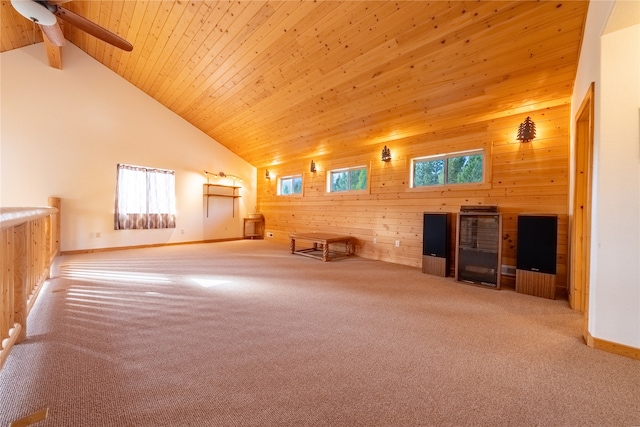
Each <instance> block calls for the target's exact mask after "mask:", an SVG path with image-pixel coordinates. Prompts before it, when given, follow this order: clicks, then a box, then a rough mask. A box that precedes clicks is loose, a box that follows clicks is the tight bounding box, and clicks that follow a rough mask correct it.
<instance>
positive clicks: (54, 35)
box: [40, 23, 66, 46]
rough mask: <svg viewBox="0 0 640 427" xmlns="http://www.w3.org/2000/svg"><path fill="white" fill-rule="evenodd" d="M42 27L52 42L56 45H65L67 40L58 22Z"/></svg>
mask: <svg viewBox="0 0 640 427" xmlns="http://www.w3.org/2000/svg"><path fill="white" fill-rule="evenodd" d="M40 29H41V30H42V32H43V33H45V34H46V36H47V38H48V39H49V41H50V42H51V43H53V44H54V45H56V46H64V44H65V42H66V41H65V39H64V34H62V29H60V26H59V25H58V23H56V24H55V25H40Z"/></svg>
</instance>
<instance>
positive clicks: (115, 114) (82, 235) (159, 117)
mask: <svg viewBox="0 0 640 427" xmlns="http://www.w3.org/2000/svg"><path fill="white" fill-rule="evenodd" d="M0 71H1V74H0V82H1V91H0V120H1V122H0V125H1V126H0V137H1V140H0V144H1V145H0V168H1V169H0V205H1V206H41V205H45V204H46V203H47V198H48V197H49V196H55V197H61V198H62V221H61V248H62V250H63V251H69V250H81V249H92V248H105V247H122V246H135V245H145V244H157V243H174V242H188V241H200V240H204V239H222V238H234V237H241V236H242V218H243V217H244V216H246V214H247V213H249V212H253V210H254V209H255V205H256V169H255V168H254V167H253V166H252V165H250V164H249V163H247V162H246V161H244V160H242V159H241V158H239V157H238V156H236V155H235V154H233V153H231V152H230V151H229V150H227V149H226V148H224V147H223V146H222V145H220V144H219V143H217V142H216V141H214V140H213V139H211V138H210V137H208V136H207V135H205V134H204V133H202V132H201V131H199V130H198V129H196V128H195V127H193V126H192V125H190V124H189V123H187V122H186V121H185V120H183V119H182V118H180V117H179V116H177V115H176V114H174V113H173V112H171V111H170V110H168V109H167V108H165V107H163V106H162V105H161V104H159V103H158V102H156V101H155V100H154V99H153V98H151V97H149V96H148V95H146V94H144V93H143V92H142V91H140V90H139V89H137V88H136V87H135V86H133V85H131V84H130V83H128V82H127V81H125V80H124V79H122V78H121V77H120V76H118V75H117V74H115V73H113V72H112V71H111V70H109V69H108V68H106V67H105V66H103V65H102V64H100V63H99V62H97V61H95V60H94V59H93V58H91V57H90V56H88V55H87V54H85V53H84V52H82V51H81V50H80V49H78V48H77V47H76V46H74V45H72V44H70V43H68V44H67V46H65V47H64V48H63V70H56V69H53V68H50V67H49V66H47V63H46V56H45V50H44V46H42V45H41V44H37V45H32V46H28V47H24V48H22V49H17V50H12V51H8V52H4V53H2V54H1V55H0ZM118 163H128V164H134V165H141V166H150V167H157V168H164V169H172V170H175V172H176V193H177V194H176V198H177V213H178V217H177V227H176V228H175V229H167V230H118V231H116V230H114V227H113V211H114V198H115V179H116V164H118ZM205 169H206V170H210V171H215V172H219V171H224V172H226V173H228V174H233V175H237V176H240V177H242V178H243V179H244V181H243V182H242V187H243V188H242V189H241V190H240V195H241V198H239V199H236V212H235V217H232V216H231V214H230V209H228V210H225V209H218V207H220V206H224V207H229V208H230V207H231V199H221V198H215V199H214V198H211V199H210V203H211V205H210V206H214V209H211V210H210V216H209V218H206V215H205V214H204V208H203V206H204V198H203V196H202V184H203V183H205V182H206V178H205V176H204V174H203V172H202V171H203V170H205ZM217 182H219V183H225V181H224V180H221V181H217ZM226 183H229V184H230V183H231V182H230V181H228V182H226ZM227 204H228V206H227ZM182 230H184V233H182ZM96 233H100V237H96Z"/></svg>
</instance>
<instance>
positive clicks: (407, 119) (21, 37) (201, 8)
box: [1, 0, 588, 167]
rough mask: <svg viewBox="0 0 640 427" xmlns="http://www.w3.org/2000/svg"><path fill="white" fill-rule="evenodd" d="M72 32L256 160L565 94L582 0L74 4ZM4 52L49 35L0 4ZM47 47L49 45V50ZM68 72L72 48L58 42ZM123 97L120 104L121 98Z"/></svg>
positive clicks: (533, 105)
mask: <svg viewBox="0 0 640 427" xmlns="http://www.w3.org/2000/svg"><path fill="white" fill-rule="evenodd" d="M64 7H67V8H69V9H72V10H74V11H75V12H77V13H79V14H81V15H83V16H85V17H87V18H89V19H91V20H92V21H94V22H97V23H99V24H100V25H102V26H104V27H106V28H108V29H110V30H111V31H113V32H115V33H117V34H119V35H120V36H122V37H124V38H126V39H127V40H129V41H130V42H131V43H132V44H133V45H134V49H133V51H132V52H123V51H121V50H118V49H116V48H113V47H111V46H110V45H107V44H105V43H104V42H101V41H98V40H96V39H95V38H93V37H91V36H88V35H86V34H85V33H82V32H81V31H79V30H77V29H75V28H74V27H72V26H71V25H68V24H66V25H64V28H63V30H64V34H65V37H66V38H67V40H68V41H69V42H71V43H73V44H75V45H76V46H78V47H80V48H81V49H82V50H84V51H85V52H86V53H87V54H89V55H91V56H92V57H94V58H95V59H97V60H98V61H100V62H101V63H103V64H104V65H106V66H107V67H109V68H110V69H111V70H113V71H114V72H116V73H118V74H119V75H121V76H122V77H123V78H125V79H126V80H128V81H130V82H131V83H133V84H134V85H136V86H137V87H138V88H140V89H141V90H143V91H144V92H146V93H148V94H149V95H150V96H152V97H153V98H155V99H156V100H158V101H159V102H161V103H162V104H164V105H165V106H167V107H168V108H170V109H171V110H173V111H174V112H176V113H177V114H179V115H180V116H182V117H183V118H184V119H186V120H187V121H189V122H190V123H192V124H193V125H195V126H196V127H198V128H199V129H201V130H202V131H204V132H205V133H207V134H208V135H210V136H211V137H212V138H214V139H215V140H217V141H219V142H220V143H221V144H223V145H224V146H226V147H228V148H229V149H230V150H232V151H233V152H235V153H236V154H238V155H240V156H241V157H243V158H244V159H246V160H247V161H249V162H250V163H252V164H253V165H254V166H257V167H264V166H269V165H273V164H276V163H283V162H290V161H293V160H296V159H301V158H311V157H313V156H315V155H318V154H326V153H331V152H333V151H338V150H339V149H340V147H343V146H344V145H346V144H350V143H352V142H353V141H359V143H360V144H365V145H366V144H367V143H371V144H379V143H380V141H384V140H385V139H389V138H395V139H397V138H402V137H403V136H411V135H420V134H421V133H426V132H430V131H434V130H437V129H444V128H447V127H449V126H451V124H452V123H457V124H459V123H460V122H469V123H473V122H474V121H478V120H486V119H487V118H490V117H492V116H500V115H505V114H515V113H521V112H526V111H528V110H533V109H539V108H544V107H545V106H553V105H558V104H559V103H568V102H569V101H570V96H571V91H572V87H573V79H574V77H575V71H576V68H577V60H578V54H579V48H580V43H581V37H582V32H583V26H584V21H585V16H586V12H587V7H588V2H586V1H541V2H532V1H504V2H498V1H479V2H476V1H473V2H472V1H469V2H460V1H319V2H314V1H280V2H277V1H276V2H261V1H207V2H205V1H135V2H133V1H107V0H103V1H72V2H69V3H66V4H64ZM1 13H2V51H6V50H10V49H15V48H19V47H22V46H25V45H28V44H32V43H36V42H39V41H41V40H42V36H41V34H40V31H39V29H38V28H37V27H35V28H34V25H33V24H32V23H31V22H30V21H28V20H27V19H25V18H23V17H22V16H20V15H19V14H17V13H16V12H15V11H14V10H13V8H12V7H11V4H10V2H9V1H3V2H2V10H1ZM43 55H44V53H43ZM62 56H63V59H62V61H63V70H62V72H64V48H63V50H62ZM123 102H126V100H123Z"/></svg>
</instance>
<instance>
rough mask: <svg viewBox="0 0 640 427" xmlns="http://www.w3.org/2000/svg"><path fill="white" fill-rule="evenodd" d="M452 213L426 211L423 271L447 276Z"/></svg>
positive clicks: (423, 230)
mask: <svg viewBox="0 0 640 427" xmlns="http://www.w3.org/2000/svg"><path fill="white" fill-rule="evenodd" d="M450 242H451V214H449V213H429V212H425V213H424V217H423V228H422V272H423V273H428V274H433V275H436V276H442V277H446V276H447V275H448V274H449V266H450V261H449V259H450V249H451V243H450Z"/></svg>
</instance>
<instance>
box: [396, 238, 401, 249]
mask: <svg viewBox="0 0 640 427" xmlns="http://www.w3.org/2000/svg"><path fill="white" fill-rule="evenodd" d="M399 247H400V240H396V248H399Z"/></svg>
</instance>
